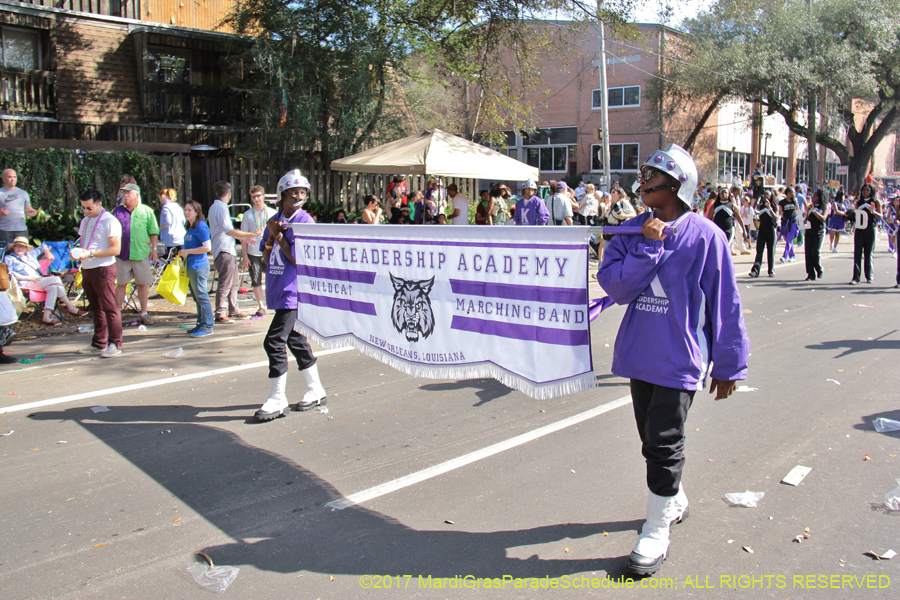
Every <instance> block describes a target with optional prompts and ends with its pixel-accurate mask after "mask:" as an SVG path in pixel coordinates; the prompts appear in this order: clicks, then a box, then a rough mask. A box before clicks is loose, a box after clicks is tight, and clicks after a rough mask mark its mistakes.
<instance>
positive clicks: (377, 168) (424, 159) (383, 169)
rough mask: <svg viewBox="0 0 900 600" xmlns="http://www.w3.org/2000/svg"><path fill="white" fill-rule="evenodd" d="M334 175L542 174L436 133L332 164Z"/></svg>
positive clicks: (518, 176)
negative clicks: (339, 172) (350, 173)
mask: <svg viewBox="0 0 900 600" xmlns="http://www.w3.org/2000/svg"><path fill="white" fill-rule="evenodd" d="M331 169H332V170H333V171H351V172H355V173H384V174H409V175H437V176H441V177H459V178H465V179H490V180H507V181H526V180H528V179H534V180H535V181H536V180H537V179H538V175H539V171H538V169H537V168H536V167H530V166H528V165H526V164H525V163H523V162H520V161H518V160H516V159H514V158H510V157H508V156H506V155H503V154H500V153H499V152H497V151H495V150H491V149H490V148H487V147H485V146H482V145H481V144H476V143H475V142H470V141H468V140H465V139H463V138H461V137H459V136H456V135H453V134H450V133H447V132H445V131H441V130H440V129H435V130H434V131H423V132H422V133H420V134H417V135H411V136H409V137H406V138H403V139H402V140H397V141H394V142H389V143H387V144H382V145H381V146H377V147H375V148H371V149H369V150H366V151H365V152H360V153H358V154H354V155H352V156H348V157H346V158H340V159H338V160H333V161H331Z"/></svg>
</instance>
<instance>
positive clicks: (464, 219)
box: [447, 183, 469, 225]
mask: <svg viewBox="0 0 900 600" xmlns="http://www.w3.org/2000/svg"><path fill="white" fill-rule="evenodd" d="M447 195H448V196H449V197H450V201H451V202H453V212H452V213H451V214H450V218H451V219H453V224H454V225H468V224H469V199H468V198H467V197H466V195H465V194H460V193H459V188H458V187H456V184H455V183H451V184H450V185H448V186H447Z"/></svg>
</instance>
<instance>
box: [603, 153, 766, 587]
mask: <svg viewBox="0 0 900 600" xmlns="http://www.w3.org/2000/svg"><path fill="white" fill-rule="evenodd" d="M641 182H642V183H641V188H640V194H641V199H642V200H643V202H644V205H646V206H647V208H649V209H652V210H651V211H647V212H645V213H644V214H642V215H639V216H638V217H636V218H634V219H631V220H629V221H627V222H626V223H624V224H625V225H639V226H640V227H641V229H642V231H643V234H644V235H643V237H642V236H639V235H634V236H630V235H617V236H615V237H614V238H613V239H612V241H611V242H610V243H609V244H607V246H606V255H605V256H604V259H603V265H602V266H601V268H600V271H599V273H598V274H597V281H598V282H599V283H600V285H601V287H603V289H604V290H605V291H606V293H607V294H609V296H610V297H611V298H612V299H613V300H614V301H615V302H616V303H617V304H627V305H628V309H627V310H626V312H625V317H624V318H623V319H622V324H621V326H620V327H619V333H618V335H617V337H616V344H615V350H614V353H613V363H612V372H613V373H615V374H616V375H618V376H620V377H627V378H629V379H630V380H631V398H632V402H633V408H634V416H635V421H636V422H637V427H638V433H639V434H640V437H641V444H642V447H641V452H642V454H643V455H644V458H645V459H646V462H647V486H648V487H649V488H650V495H649V501H648V503H647V520H646V522H645V523H644V526H643V529H642V531H641V534H640V536H639V537H638V542H637V545H636V546H635V547H634V550H633V551H632V552H631V555H630V556H629V558H628V564H627V566H626V569H627V570H628V571H629V572H630V573H633V574H635V575H639V576H647V575H652V574H653V573H655V572H656V571H658V570H659V568H660V566H661V565H662V562H663V561H664V560H665V559H666V557H667V556H668V552H669V527H670V526H671V525H672V524H674V523H679V522H681V521H682V520H683V519H684V518H686V517H687V515H688V500H687V496H686V495H685V493H684V487H683V486H682V485H681V474H682V469H683V467H684V423H685V419H686V418H687V413H688V409H690V406H691V402H692V401H693V398H694V393H695V392H697V391H698V390H702V389H703V388H704V387H705V384H706V377H707V375H710V376H711V377H712V385H711V386H710V388H709V392H710V394H712V393H715V395H716V400H720V399H722V398H727V397H728V396H730V395H731V393H732V392H733V391H734V388H735V382H736V381H738V380H742V379H744V378H745V377H746V376H747V356H748V354H749V352H750V341H749V340H748V339H747V334H746V331H745V330H744V316H743V311H742V309H741V299H740V296H739V294H738V289H737V283H736V282H735V277H734V266H733V264H732V262H731V249H730V248H729V246H728V240H727V239H726V237H725V234H724V233H723V232H722V230H721V229H719V228H718V227H717V226H716V225H715V223H713V222H712V221H710V220H708V219H705V218H703V216H702V215H698V214H695V213H693V212H692V211H691V200H692V197H693V195H694V190H695V189H696V187H697V167H696V165H695V164H694V160H693V159H692V158H691V156H690V154H688V153H687V152H686V151H685V150H684V149H683V148H681V147H679V146H676V145H675V144H669V146H668V147H666V149H665V150H657V151H656V152H655V153H654V154H653V155H652V156H650V157H649V158H648V159H647V160H646V161H645V162H644V164H643V165H642V166H641ZM669 225H672V226H674V227H675V228H676V233H675V235H674V236H670V237H667V236H666V235H665V234H664V233H663V229H664V228H665V227H666V226H669ZM710 363H712V369H711V370H710Z"/></svg>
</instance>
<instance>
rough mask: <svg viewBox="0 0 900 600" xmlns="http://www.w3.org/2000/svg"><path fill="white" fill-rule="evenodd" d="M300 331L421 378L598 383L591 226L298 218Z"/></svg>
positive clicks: (533, 386)
mask: <svg viewBox="0 0 900 600" xmlns="http://www.w3.org/2000/svg"><path fill="white" fill-rule="evenodd" d="M292 227H293V228H294V230H295V232H296V234H297V238H296V242H295V243H296V249H295V253H296V256H297V289H298V294H299V309H298V319H297V329H298V331H301V332H302V333H304V334H306V335H308V336H309V337H310V338H311V339H313V340H315V341H316V343H318V344H319V345H321V346H323V347H325V348H336V347H339V346H346V345H351V346H353V347H354V348H356V349H357V350H359V351H360V352H362V353H363V354H366V355H368V356H371V357H374V358H376V359H378V360H380V361H382V362H384V363H385V364H388V365H390V366H391V367H393V368H395V369H397V370H399V371H402V372H404V373H408V374H410V375H414V376H417V377H428V378H431V379H456V380H459V379H470V378H473V377H493V378H495V379H497V380H498V381H500V382H502V383H504V384H506V385H508V386H510V387H512V388H514V389H517V390H520V391H522V392H523V393H525V394H527V395H529V396H531V397H533V398H539V399H547V398H553V397H556V396H562V395H565V394H571V393H575V392H580V391H583V390H586V389H589V388H592V387H594V386H595V384H596V378H595V375H594V368H593V364H592V361H591V348H590V341H591V339H590V319H589V315H588V293H587V272H588V244H587V242H588V235H589V234H588V232H587V228H582V227H474V226H472V227H458V226H441V227H438V226H415V227H414V226H391V225H381V226H378V227H366V226H348V225H308V224H306V225H292Z"/></svg>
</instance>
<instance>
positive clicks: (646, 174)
mask: <svg viewBox="0 0 900 600" xmlns="http://www.w3.org/2000/svg"><path fill="white" fill-rule="evenodd" d="M660 173H663V172H662V171H660V170H659V169H654V168H653V167H644V168H643V169H641V171H640V174H641V179H642V180H643V181H650V180H651V179H653V178H654V177H656V176H657V175H659V174H660ZM663 174H665V173H663Z"/></svg>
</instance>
